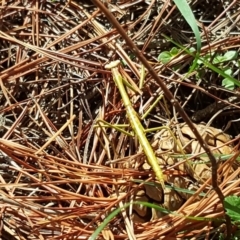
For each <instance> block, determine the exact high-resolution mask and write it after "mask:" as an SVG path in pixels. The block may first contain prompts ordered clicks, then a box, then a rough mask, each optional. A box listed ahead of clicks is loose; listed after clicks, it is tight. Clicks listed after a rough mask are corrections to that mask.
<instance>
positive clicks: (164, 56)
mask: <svg viewBox="0 0 240 240" xmlns="http://www.w3.org/2000/svg"><path fill="white" fill-rule="evenodd" d="M180 51H181V50H180V49H177V48H176V47H173V48H172V49H171V50H170V51H163V52H161V53H160V54H159V56H158V61H159V62H162V63H163V64H166V63H168V62H170V61H171V60H172V59H173V58H174V57H175V56H176V55H178V53H179V52H180Z"/></svg>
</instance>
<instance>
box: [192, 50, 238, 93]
mask: <svg viewBox="0 0 240 240" xmlns="http://www.w3.org/2000/svg"><path fill="white" fill-rule="evenodd" d="M213 56H214V57H213ZM237 57H238V52H237V51H235V50H230V51H227V52H225V53H224V54H219V53H212V54H206V55H205V56H203V57H202V58H201V59H198V61H197V66H196V70H199V69H200V67H201V66H202V65H203V64H204V61H206V62H211V63H212V64H214V65H215V66H218V68H219V69H221V70H222V71H223V72H224V73H225V74H227V75H228V76H232V74H233V70H232V69H233V68H234V66H236V67H237V68H239V65H240V64H239V62H238V61H236V59H237ZM222 86H223V87H225V88H227V89H229V90H233V89H234V88H235V86H236V85H235V83H234V82H233V81H231V79H229V78H228V77H225V78H224V79H223V80H222Z"/></svg>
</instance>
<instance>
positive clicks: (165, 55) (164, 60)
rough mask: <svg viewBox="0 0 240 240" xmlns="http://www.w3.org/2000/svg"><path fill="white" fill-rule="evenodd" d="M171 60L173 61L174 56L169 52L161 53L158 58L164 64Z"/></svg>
mask: <svg viewBox="0 0 240 240" xmlns="http://www.w3.org/2000/svg"><path fill="white" fill-rule="evenodd" d="M171 59H172V55H171V53H170V52H168V51H164V52H161V53H160V54H159V56H158V61H159V62H162V63H163V64H166V63H168V62H170V61H171Z"/></svg>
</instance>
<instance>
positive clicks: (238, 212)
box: [224, 196, 240, 239]
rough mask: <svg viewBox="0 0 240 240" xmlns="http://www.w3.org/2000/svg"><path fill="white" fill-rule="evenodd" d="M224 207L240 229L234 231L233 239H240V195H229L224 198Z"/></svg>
mask: <svg viewBox="0 0 240 240" xmlns="http://www.w3.org/2000/svg"><path fill="white" fill-rule="evenodd" d="M224 208H225V210H226V214H227V215H228V216H229V217H230V218H231V221H232V223H233V224H234V225H236V226H237V227H238V231H236V232H235V233H234V236H233V238H232V239H240V229H239V227H240V197H238V196H228V197H226V198H225V199H224Z"/></svg>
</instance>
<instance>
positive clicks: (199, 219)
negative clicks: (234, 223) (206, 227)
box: [88, 201, 222, 240]
mask: <svg viewBox="0 0 240 240" xmlns="http://www.w3.org/2000/svg"><path fill="white" fill-rule="evenodd" d="M131 204H139V205H143V206H145V207H149V208H154V209H156V210H157V211H161V212H162V213H166V214H172V215H174V216H179V217H183V218H186V219H189V220H194V221H215V222H216V221H222V219H221V218H205V217H197V216H196V217H195V216H184V215H182V214H178V213H176V212H172V211H169V210H167V209H166V208H164V207H161V206H159V205H157V204H154V203H149V202H142V201H136V202H133V203H126V204H124V206H123V207H122V208H117V209H116V210H114V211H112V212H111V213H109V215H108V216H107V217H106V218H105V219H104V221H103V222H102V223H101V224H100V225H99V227H98V228H97V229H96V230H95V232H94V233H93V234H92V235H91V236H90V237H89V238H88V240H95V239H96V238H97V237H98V235H99V234H100V233H101V231H102V230H103V229H104V228H105V227H106V226H107V225H108V223H109V222H110V221H111V220H112V219H113V218H114V217H116V216H117V215H118V214H119V213H120V212H121V211H122V209H126V208H127V207H129V206H130V205H131Z"/></svg>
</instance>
